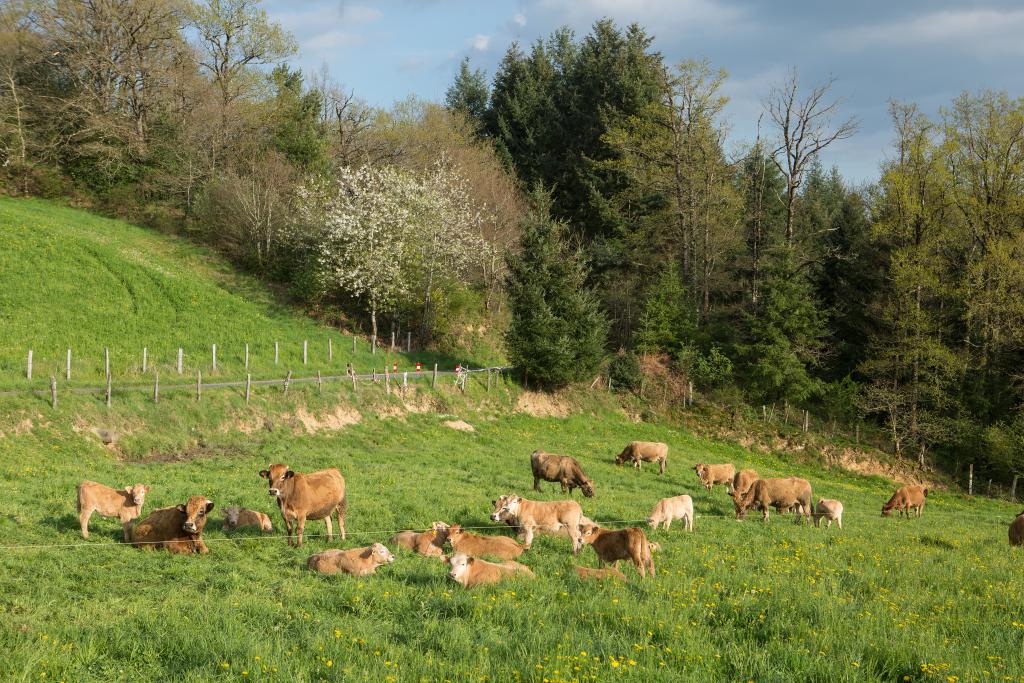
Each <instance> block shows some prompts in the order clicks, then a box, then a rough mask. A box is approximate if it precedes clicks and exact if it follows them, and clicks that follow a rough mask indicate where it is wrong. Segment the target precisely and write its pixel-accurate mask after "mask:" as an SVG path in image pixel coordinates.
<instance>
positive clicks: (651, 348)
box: [636, 262, 696, 353]
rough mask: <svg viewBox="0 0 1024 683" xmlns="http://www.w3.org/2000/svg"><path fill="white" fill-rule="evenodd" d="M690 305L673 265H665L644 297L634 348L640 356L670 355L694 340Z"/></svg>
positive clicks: (694, 326) (694, 324)
mask: <svg viewBox="0 0 1024 683" xmlns="http://www.w3.org/2000/svg"><path fill="white" fill-rule="evenodd" d="M695 329H696V320H695V319H694V315H693V304H692V302H691V300H690V298H689V296H688V295H687V293H686V289H685V288H684V287H683V284H682V282H681V281H680V279H679V271H678V269H677V267H676V264H675V263H671V262H670V263H667V264H665V266H664V267H663V268H662V269H661V272H660V273H659V274H658V277H657V280H655V281H654V282H653V283H652V284H651V287H650V290H649V291H648V294H647V300H646V301H645V302H644V310H643V313H642V314H641V315H640V327H639V329H638V330H637V333H636V346H637V349H638V350H639V351H640V352H641V353H658V352H662V351H664V352H668V353H671V352H673V351H674V350H675V349H677V348H679V346H680V345H681V344H683V343H685V342H687V341H689V340H690V339H692V338H693V334H694V332H695Z"/></svg>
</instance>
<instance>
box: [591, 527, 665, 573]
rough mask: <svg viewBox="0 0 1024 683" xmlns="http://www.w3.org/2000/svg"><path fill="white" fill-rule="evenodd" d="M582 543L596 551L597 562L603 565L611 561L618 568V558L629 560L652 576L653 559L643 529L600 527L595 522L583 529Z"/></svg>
mask: <svg viewBox="0 0 1024 683" xmlns="http://www.w3.org/2000/svg"><path fill="white" fill-rule="evenodd" d="M583 543H584V544H585V545H589V546H591V547H592V548H593V549H594V552H595V553H597V559H598V563H599V564H600V565H601V566H602V567H603V566H604V563H605V562H611V563H612V566H613V567H615V568H616V569H618V566H619V560H631V561H632V562H633V564H634V565H635V566H636V570H637V571H638V572H640V576H641V578H642V577H645V576H647V572H648V571H649V572H650V573H651V576H654V560H653V559H652V558H651V546H650V544H649V543H648V542H647V535H646V534H645V533H644V530H643V529H640V528H636V527H634V528H632V529H618V530H614V531H613V530H611V529H602V528H601V527H599V526H597V525H596V524H595V525H593V526H590V527H588V528H587V529H585V530H584V531H583Z"/></svg>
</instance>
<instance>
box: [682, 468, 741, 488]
mask: <svg viewBox="0 0 1024 683" xmlns="http://www.w3.org/2000/svg"><path fill="white" fill-rule="evenodd" d="M693 471H694V472H696V473H697V476H698V477H699V478H700V483H702V484H704V488H706V489H707V490H708V491H710V490H711V487H713V486H714V485H715V484H725V490H726V493H728V492H729V486H730V485H731V484H732V480H733V478H734V477H735V476H736V467H735V466H733V465H732V464H729V463H726V464H724V465H705V464H704V463H699V464H697V465H694V466H693Z"/></svg>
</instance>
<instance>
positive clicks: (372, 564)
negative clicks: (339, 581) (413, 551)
mask: <svg viewBox="0 0 1024 683" xmlns="http://www.w3.org/2000/svg"><path fill="white" fill-rule="evenodd" d="M394 561H395V556H394V555H392V554H391V551H389V550H388V549H387V548H385V547H384V546H383V545H381V544H380V543H374V544H373V545H371V546H367V547H365V548H352V549H350V550H325V551H323V552H322V553H317V554H315V555H310V556H309V559H308V560H306V568H307V569H309V570H310V571H315V572H320V573H321V574H351V575H352V576H370V575H371V574H375V573H376V572H377V567H379V566H381V565H384V564H388V563H390V562H394Z"/></svg>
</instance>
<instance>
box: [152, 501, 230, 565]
mask: <svg viewBox="0 0 1024 683" xmlns="http://www.w3.org/2000/svg"><path fill="white" fill-rule="evenodd" d="M212 509H213V503H212V502H210V501H209V500H207V498H206V496H192V497H191V498H189V499H188V502H187V503H185V504H184V505H178V506H176V507H172V508H161V509H159V510H153V512H151V513H149V515H148V516H147V517H146V518H145V519H144V520H142V521H141V522H139V523H138V524H136V525H135V527H134V528H133V529H132V543H133V544H134V545H135V547H136V548H141V549H143V550H152V549H154V548H164V549H166V550H168V551H170V552H172V553H178V554H182V555H188V554H191V553H208V552H210V549H209V548H207V547H206V544H205V543H203V529H204V528H205V527H206V520H207V519H209V512H210V510H212Z"/></svg>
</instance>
